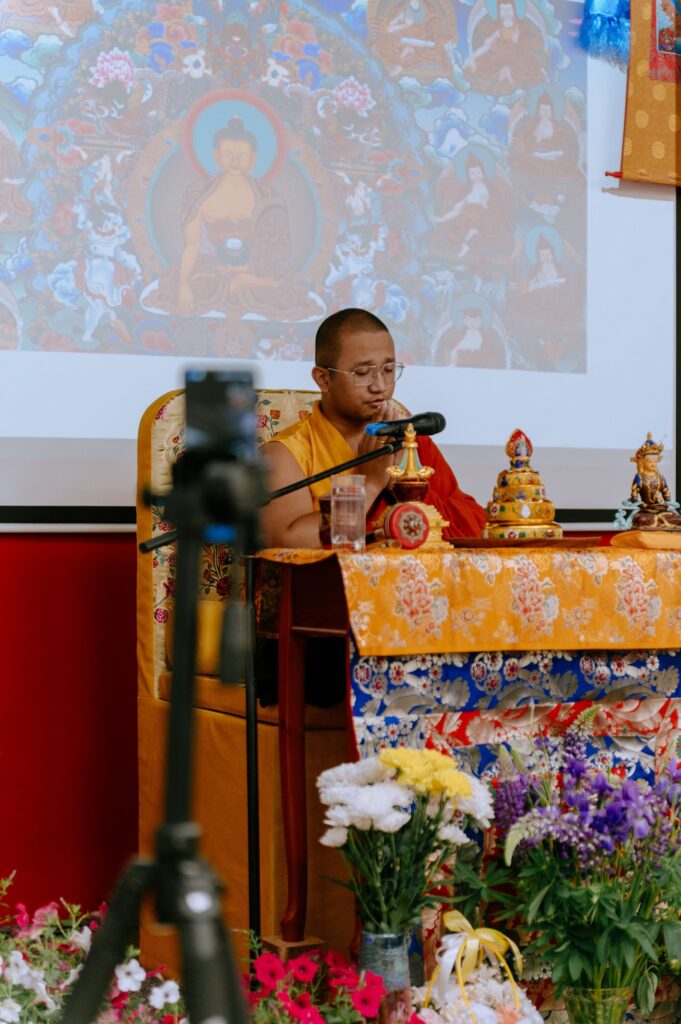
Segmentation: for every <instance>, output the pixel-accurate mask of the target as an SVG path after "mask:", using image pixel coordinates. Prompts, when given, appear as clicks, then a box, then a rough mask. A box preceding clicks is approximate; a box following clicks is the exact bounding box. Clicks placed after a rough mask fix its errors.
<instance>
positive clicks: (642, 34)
mask: <svg viewBox="0 0 681 1024" xmlns="http://www.w3.org/2000/svg"><path fill="white" fill-rule="evenodd" d="M680 82H681V0H634V2H632V4H631V52H630V57H629V71H628V77H627V104H626V111H625V115H624V138H623V143H622V174H621V176H622V178H626V179H628V180H629V181H648V182H655V183H657V184H662V185H679V184H681V174H680V173H679V168H680V165H681V161H680V160H679V147H680V146H681V138H680V137H679V129H680V128H681V117H679V113H680V111H679V83H680Z"/></svg>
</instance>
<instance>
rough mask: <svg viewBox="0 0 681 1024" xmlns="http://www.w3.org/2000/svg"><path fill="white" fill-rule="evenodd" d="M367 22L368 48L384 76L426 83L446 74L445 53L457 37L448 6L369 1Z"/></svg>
mask: <svg viewBox="0 0 681 1024" xmlns="http://www.w3.org/2000/svg"><path fill="white" fill-rule="evenodd" d="M367 22H368V24H369V26H370V39H371V42H372V47H373V49H374V51H375V53H376V55H377V57H378V58H379V59H380V60H381V61H382V63H383V64H384V65H385V67H386V69H387V71H388V74H390V75H401V74H409V75H413V77H414V78H416V79H417V80H418V81H420V82H430V81H433V79H435V78H437V77H438V76H439V75H446V74H448V72H449V71H450V69H451V64H450V61H449V57H448V53H447V50H448V47H449V46H452V45H453V44H454V43H455V42H456V35H457V32H456V18H455V16H454V14H453V12H452V10H451V8H450V5H448V4H446V3H442V2H440V0H405V2H401V3H394V2H392V0H385V2H380V0H379V2H378V3H376V2H373V3H372V2H371V0H370V2H369V4H368V6H367Z"/></svg>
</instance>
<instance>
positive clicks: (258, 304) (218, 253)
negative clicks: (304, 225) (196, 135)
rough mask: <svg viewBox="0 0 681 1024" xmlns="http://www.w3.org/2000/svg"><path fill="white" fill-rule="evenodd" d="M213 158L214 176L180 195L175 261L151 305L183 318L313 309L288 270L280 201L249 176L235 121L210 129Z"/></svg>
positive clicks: (288, 314)
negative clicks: (212, 131)
mask: <svg viewBox="0 0 681 1024" xmlns="http://www.w3.org/2000/svg"><path fill="white" fill-rule="evenodd" d="M213 158H214V161H215V166H216V167H217V174H215V175H214V176H212V177H211V178H209V180H208V181H205V180H203V179H202V180H201V181H198V182H196V183H194V184H193V185H192V186H190V187H189V189H188V190H187V192H186V194H185V197H184V205H185V210H184V217H183V234H184V246H183V250H182V256H181V259H180V265H179V268H174V269H173V270H172V271H171V272H169V273H167V274H166V275H164V277H163V278H162V280H161V282H160V285H159V292H158V297H157V300H156V301H157V303H159V304H160V305H162V306H163V308H164V309H166V310H168V311H169V312H177V313H180V314H181V315H183V316H191V315H194V316H196V315H200V314H210V313H213V314H217V315H220V314H228V313H234V314H247V313H251V314H255V315H257V316H259V317H261V318H265V319H271V320H277V319H280V320H300V319H306V318H307V317H309V316H310V315H312V314H314V313H318V312H319V306H318V305H317V304H316V303H315V302H314V300H313V299H311V297H310V295H309V291H308V288H307V286H306V284H305V282H304V281H303V279H302V277H301V276H300V275H299V274H298V273H296V272H295V271H294V270H293V269H292V268H291V235H290V224H289V217H288V210H287V207H286V204H285V203H284V201H283V199H282V198H281V196H279V195H278V194H277V193H276V192H275V191H274V189H273V188H271V187H269V186H266V185H263V184H262V183H261V182H260V181H258V180H257V179H256V178H254V177H253V175H252V171H253V168H254V165H255V161H256V158H257V140H256V137H255V135H254V134H253V133H252V132H250V131H248V130H247V129H246V128H245V127H244V125H243V123H242V121H241V120H240V119H239V118H237V117H233V118H231V119H230V121H229V123H228V125H227V127H226V128H224V129H221V130H220V131H218V132H216V134H215V136H214V138H213Z"/></svg>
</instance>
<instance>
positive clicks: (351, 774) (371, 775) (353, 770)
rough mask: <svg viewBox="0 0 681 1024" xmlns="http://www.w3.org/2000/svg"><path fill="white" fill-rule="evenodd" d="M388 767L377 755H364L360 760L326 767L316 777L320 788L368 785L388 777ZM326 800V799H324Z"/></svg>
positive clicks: (389, 773)
mask: <svg viewBox="0 0 681 1024" xmlns="http://www.w3.org/2000/svg"><path fill="white" fill-rule="evenodd" d="M390 775H391V772H390V769H388V768H386V767H385V765H383V764H382V763H381V762H380V761H379V759H378V758H377V757H366V758H364V760H362V761H353V762H351V763H345V764H338V765H336V767H335V768H327V770H326V771H325V772H322V773H321V774H320V775H319V776H318V777H317V785H318V787H319V788H320V789H323V788H326V787H327V786H337V785H340V786H347V785H351V786H368V785H371V783H373V782H380V781H382V780H383V779H387V778H389V777H390ZM324 802H326V801H324Z"/></svg>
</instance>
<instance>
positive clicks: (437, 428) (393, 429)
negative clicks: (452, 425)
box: [364, 412, 447, 437]
mask: <svg viewBox="0 0 681 1024" xmlns="http://www.w3.org/2000/svg"><path fill="white" fill-rule="evenodd" d="M410 423H411V424H412V425H413V427H414V430H415V431H416V433H417V434H422V435H423V434H425V435H427V436H428V437H429V436H430V435H431V434H439V433H440V432H441V431H442V430H444V429H445V427H446V426H447V421H446V420H445V418H444V416H443V415H442V413H441V412H419V413H417V414H416V416H408V417H407V418H406V419H404V420H386V421H385V422H384V423H367V425H366V427H365V428H364V429H365V433H367V434H372V435H373V436H374V437H403V435H404V432H405V430H406V429H407V427H408V426H409V424H410Z"/></svg>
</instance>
